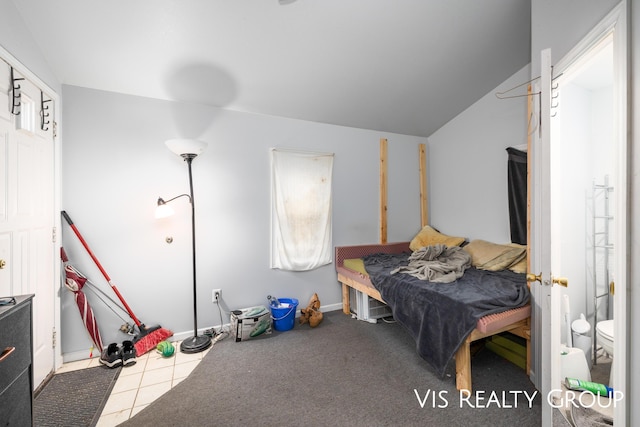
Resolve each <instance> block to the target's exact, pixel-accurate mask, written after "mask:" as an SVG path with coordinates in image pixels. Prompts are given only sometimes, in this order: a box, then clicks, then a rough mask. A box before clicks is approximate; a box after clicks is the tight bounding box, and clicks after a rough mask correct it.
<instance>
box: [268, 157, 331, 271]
mask: <svg viewBox="0 0 640 427" xmlns="http://www.w3.org/2000/svg"><path fill="white" fill-rule="evenodd" d="M332 170H333V154H331V153H305V152H295V151H287V150H281V149H278V150H276V149H272V150H271V268H280V269H283V270H293V271H306V270H312V269H314V268H317V267H320V266H322V265H325V264H329V263H330V262H331V256H332V251H331V249H332V244H331V174H332Z"/></svg>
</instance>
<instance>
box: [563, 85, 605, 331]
mask: <svg viewBox="0 0 640 427" xmlns="http://www.w3.org/2000/svg"><path fill="white" fill-rule="evenodd" d="M559 85H560V92H559V93H560V96H559V101H558V104H559V108H558V110H557V112H556V113H557V115H556V117H557V118H554V120H552V125H554V126H557V127H559V129H557V131H558V132H559V134H560V137H559V141H562V147H561V150H562V154H561V156H562V158H563V159H568V160H569V163H568V164H565V165H563V166H560V167H558V168H554V171H556V172H557V173H558V182H559V183H560V185H558V186H554V188H560V189H561V190H560V191H561V196H560V197H559V198H557V199H554V204H553V207H554V208H557V209H558V210H559V211H560V212H561V223H560V224H559V230H560V232H561V233H562V236H563V237H562V240H563V241H564V242H572V244H571V245H563V252H562V259H561V267H560V271H562V275H563V276H565V277H568V278H569V279H570V286H568V287H567V288H563V289H561V292H562V294H563V295H567V296H568V297H569V301H570V307H571V308H570V310H571V320H575V319H578V318H579V317H580V314H581V313H584V315H585V316H586V318H587V319H588V320H589V321H590V322H591V324H592V326H593V320H594V302H593V301H594V300H593V298H594V293H593V289H594V285H593V276H592V275H593V272H594V267H595V269H596V270H595V272H596V273H597V274H598V279H597V283H598V290H597V295H603V294H605V292H606V291H607V287H606V286H605V283H604V265H603V262H602V261H603V259H604V252H603V251H602V249H598V250H597V251H596V253H595V260H596V263H594V262H593V259H594V258H593V257H594V253H593V243H592V242H593V240H592V227H594V225H595V227H596V229H597V231H599V232H601V231H603V230H604V228H603V227H604V220H602V219H600V220H596V223H595V224H594V222H593V218H592V212H593V211H594V210H593V207H595V212H596V213H597V214H598V215H603V214H604V201H605V199H604V193H603V192H601V191H599V192H597V193H596V197H595V205H594V201H593V194H594V193H593V190H592V187H593V184H594V183H596V184H600V185H602V184H604V182H605V180H604V177H605V175H608V176H609V183H610V184H611V182H612V180H613V178H614V170H613V166H612V157H613V155H612V153H611V144H612V141H611V139H612V135H613V134H614V132H613V87H612V86H611V85H609V86H608V87H603V88H599V89H597V90H588V89H585V88H583V87H580V86H578V85H577V84H573V83H572V82H570V81H569V82H564V81H561V82H560V83H559ZM555 131H556V129H555V128H554V132H555ZM614 196H615V194H612V195H611V199H612V200H611V201H610V202H609V208H610V211H609V214H611V215H614V217H615V214H614V208H615V203H614V201H613V197H614ZM610 225H613V224H610ZM611 229H612V230H613V228H611ZM601 239H602V237H599V238H598V242H599V243H600V244H602V240H601ZM576 248H586V253H585V252H581V251H578V250H576ZM611 256H613V253H612V254H611ZM611 304H613V302H612V303H611ZM598 306H599V310H598V319H599V320H603V319H605V316H606V315H607V310H606V308H607V301H606V299H605V298H601V299H599V302H598ZM611 313H612V312H611ZM563 319H564V317H563ZM561 330H562V332H561V337H562V340H563V342H564V341H565V337H566V330H565V324H564V322H563V323H562V324H561ZM592 336H593V335H592Z"/></svg>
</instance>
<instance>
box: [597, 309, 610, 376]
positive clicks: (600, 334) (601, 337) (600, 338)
mask: <svg viewBox="0 0 640 427" xmlns="http://www.w3.org/2000/svg"><path fill="white" fill-rule="evenodd" d="M596 339H597V343H598V344H600V345H601V346H602V348H603V349H604V351H606V352H607V354H608V355H609V357H611V359H613V320H603V321H602V322H598V323H597V324H596ZM609 387H613V360H612V361H611V374H610V375H609Z"/></svg>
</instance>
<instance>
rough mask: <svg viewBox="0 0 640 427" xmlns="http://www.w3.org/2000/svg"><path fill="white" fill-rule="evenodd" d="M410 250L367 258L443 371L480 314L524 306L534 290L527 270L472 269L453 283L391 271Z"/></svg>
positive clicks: (421, 350) (388, 297) (386, 294)
mask: <svg viewBox="0 0 640 427" xmlns="http://www.w3.org/2000/svg"><path fill="white" fill-rule="evenodd" d="M409 255H410V254H409V253H405V254H373V255H367V256H365V257H363V261H364V265H365V268H366V269H367V273H368V274H369V277H370V279H371V282H372V283H373V285H374V286H375V287H376V289H378V290H379V291H380V294H381V295H382V298H383V299H384V300H385V302H386V303H387V304H388V305H389V306H390V307H391V309H392V310H393V316H394V318H395V319H396V321H397V322H398V323H400V324H402V325H403V326H404V327H405V328H406V329H407V330H408V331H409V333H410V334H411V336H412V337H413V338H414V339H415V341H416V349H417V351H418V354H419V355H420V356H421V357H422V358H423V359H425V360H426V361H427V362H429V364H430V365H431V366H433V368H434V369H435V370H436V373H438V374H439V375H440V376H443V375H444V372H445V370H446V368H447V365H448V364H449V362H450V361H451V359H452V358H453V356H454V354H455V353H456V351H457V350H458V348H460V345H461V344H462V342H463V341H464V339H465V338H466V337H467V336H468V335H469V334H470V333H471V331H473V329H474V328H475V327H476V324H477V323H478V319H480V318H481V317H483V316H486V315H488V314H492V313H499V312H501V311H506V310H509V309H512V308H516V307H521V306H524V305H526V304H527V303H528V302H529V298H530V293H529V289H528V287H527V283H526V281H525V275H524V274H517V273H513V272H511V271H507V270H505V271H499V272H491V271H485V270H478V269H476V268H473V267H470V268H468V269H467V270H466V271H465V273H464V275H463V276H462V277H460V278H459V279H457V280H456V281H454V282H451V283H434V282H428V281H425V280H420V279H417V278H416V277H413V276H411V275H408V274H398V273H396V274H393V275H391V274H390V272H391V271H392V270H394V269H395V268H397V267H399V266H401V265H407V264H408V257H409Z"/></svg>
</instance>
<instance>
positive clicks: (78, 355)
mask: <svg viewBox="0 0 640 427" xmlns="http://www.w3.org/2000/svg"><path fill="white" fill-rule="evenodd" d="M337 310H342V303H341V302H340V303H336V304H328V305H323V306H321V307H320V311H322V312H323V313H327V312H330V311H337ZM296 317H300V310H298V311H297V312H296ZM221 328H222V330H223V331H229V329H230V328H231V324H230V323H225V324H224V325H215V326H208V327H204V328H198V334H200V335H201V334H204V332H205V331H206V330H208V329H214V330H215V331H220V330H221ZM192 336H193V329H192V330H190V331H183V332H174V333H173V336H172V337H170V338H169V339H168V340H169V341H171V342H176V341H182V340H184V339H185V338H189V337H192ZM92 357H100V352H99V351H98V349H97V348H95V349H94V350H93V356H92ZM89 358H90V357H89V351H88V350H80V351H73V352H69V353H64V354H63V355H62V363H69V362H77V361H78V360H85V359H89Z"/></svg>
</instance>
